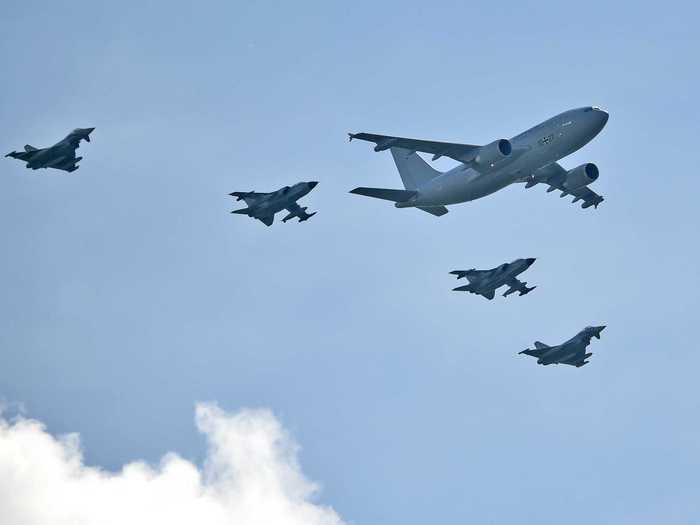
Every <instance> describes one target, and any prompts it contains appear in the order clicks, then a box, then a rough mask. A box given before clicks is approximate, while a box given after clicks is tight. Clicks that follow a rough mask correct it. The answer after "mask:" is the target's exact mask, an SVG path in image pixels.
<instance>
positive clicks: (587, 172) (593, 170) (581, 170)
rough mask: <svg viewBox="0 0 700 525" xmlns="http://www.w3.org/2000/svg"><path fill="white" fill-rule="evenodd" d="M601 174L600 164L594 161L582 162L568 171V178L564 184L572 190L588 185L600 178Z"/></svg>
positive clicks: (565, 187)
mask: <svg viewBox="0 0 700 525" xmlns="http://www.w3.org/2000/svg"><path fill="white" fill-rule="evenodd" d="M599 174H600V172H599V171H598V166H596V165H595V164H593V163H592V162H588V163H586V164H581V165H580V166H579V167H577V168H574V169H572V170H569V171H568V172H567V173H566V180H565V181H564V184H563V186H564V189H566V190H569V191H571V190H577V189H579V188H583V187H584V186H588V185H589V184H590V183H592V182H594V181H595V180H596V179H597V178H598V175H599Z"/></svg>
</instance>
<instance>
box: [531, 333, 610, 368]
mask: <svg viewBox="0 0 700 525" xmlns="http://www.w3.org/2000/svg"><path fill="white" fill-rule="evenodd" d="M604 329H605V326H587V327H586V328H584V329H583V330H581V331H580V332H579V333H577V334H576V335H575V336H573V337H572V338H571V339H569V340H568V341H566V342H564V343H562V344H560V345H556V346H548V345H546V344H544V343H540V342H539V341H535V348H533V349H529V348H528V349H526V350H523V351H522V352H520V353H521V354H525V355H529V356H532V357H536V358H537V363H538V364H540V365H552V364H554V365H558V364H562V365H571V366H575V367H576V368H580V367H582V366H583V365H585V364H586V363H588V358H589V357H591V356H592V355H593V354H592V353H586V347H588V345H589V344H591V339H592V338H593V337H595V338H596V339H600V332H602V331H603V330H604Z"/></svg>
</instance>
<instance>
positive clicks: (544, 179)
mask: <svg viewBox="0 0 700 525" xmlns="http://www.w3.org/2000/svg"><path fill="white" fill-rule="evenodd" d="M607 121H608V114H607V113H606V112H605V111H603V110H602V109H600V108H598V107H595V106H586V107H582V108H578V109H572V110H569V111H566V112H564V113H561V114H559V115H557V116H555V117H552V118H550V119H548V120H545V121H544V122H542V123H540V124H538V125H537V126H535V127H533V128H530V129H529V130H527V131H525V132H523V133H521V134H519V135H516V136H515V137H513V138H511V139H510V140H509V139H498V140H494V141H493V142H491V143H489V144H486V145H485V146H477V145H473V144H458V143H453V142H436V141H432V140H418V139H411V138H404V137H394V136H390V135H376V134H373V133H350V140H352V139H359V140H366V141H369V142H374V143H375V147H374V151H384V150H387V149H388V150H391V154H392V156H393V157H394V163H395V164H396V168H397V169H398V170H399V175H401V180H402V181H403V185H404V188H405V189H403V190H398V189H385V188H364V187H362V188H355V189H354V190H352V191H351V192H350V193H355V194H357V195H364V196H366V197H374V198H375V199H384V200H388V201H393V202H394V206H396V207H397V208H418V209H419V210H423V211H425V212H428V213H431V214H433V215H436V216H438V217H439V216H441V215H445V214H446V213H447V211H448V210H447V208H446V207H445V206H449V205H450V204H458V203H460V202H467V201H473V200H475V199H480V198H481V197H485V196H486V195H490V194H492V193H494V192H496V191H498V190H500V189H502V188H505V187H506V186H508V185H510V184H514V183H517V182H522V183H525V187H526V188H531V187H532V186H535V185H536V184H540V183H541V184H545V185H547V186H549V188H548V189H547V191H554V190H559V191H561V197H564V196H566V195H571V196H572V197H573V202H577V201H583V202H582V204H581V207H582V208H589V207H591V206H593V207H595V208H597V207H598V205H599V204H600V203H601V202H603V197H601V196H600V195H598V194H597V193H595V192H594V191H592V190H591V189H590V188H589V187H588V185H589V184H591V183H592V182H595V180H596V179H597V178H598V175H599V172H598V168H597V167H596V165H595V164H591V163H587V164H581V165H580V166H578V167H577V168H574V169H570V170H567V169H566V168H564V167H563V166H561V165H560V164H559V163H558V162H557V161H558V160H560V159H562V158H564V157H566V156H567V155H570V154H571V153H573V152H574V151H576V150H578V149H579V148H581V147H583V146H584V145H585V144H587V143H588V142H589V141H591V140H592V139H593V137H595V136H596V135H597V134H598V133H600V131H601V130H602V129H603V127H604V126H605V123H606V122H607ZM417 151H419V152H422V153H431V154H432V160H437V159H438V158H440V157H449V158H451V159H453V160H456V161H457V162H459V164H458V165H457V166H455V167H454V168H452V169H451V170H449V171H445V172H440V171H437V170H436V169H434V168H433V167H432V166H430V165H429V164H428V163H427V162H425V161H424V160H423V159H422V158H421V157H420V156H419V155H418V154H417V153H416V152H417Z"/></svg>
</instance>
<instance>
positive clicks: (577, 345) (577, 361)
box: [560, 338, 591, 367]
mask: <svg viewBox="0 0 700 525" xmlns="http://www.w3.org/2000/svg"><path fill="white" fill-rule="evenodd" d="M590 342H591V339H590V338H588V341H585V340H583V341H581V342H574V343H569V344H568V345H566V350H567V351H569V352H571V351H573V352H574V353H573V355H571V356H570V357H568V358H567V359H564V360H562V361H560V363H561V364H563V365H572V366H576V367H580V366H583V365H584V364H585V362H584V361H585V360H586V358H587V357H590V356H591V354H586V347H587V346H588V345H589V344H590Z"/></svg>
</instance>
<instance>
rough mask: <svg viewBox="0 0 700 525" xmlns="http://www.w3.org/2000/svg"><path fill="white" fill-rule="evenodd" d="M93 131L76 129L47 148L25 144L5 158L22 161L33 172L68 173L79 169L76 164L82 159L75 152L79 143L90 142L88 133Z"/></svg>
mask: <svg viewBox="0 0 700 525" xmlns="http://www.w3.org/2000/svg"><path fill="white" fill-rule="evenodd" d="M94 130H95V128H77V129H74V130H73V131H71V132H70V133H69V134H68V135H67V136H66V138H64V139H63V140H61V141H60V142H57V143H56V144H54V145H53V146H50V147H48V148H35V147H34V146H30V145H29V144H27V145H26V146H24V151H13V152H11V153H8V154H7V155H5V156H6V157H11V158H13V159H19V160H22V161H24V162H26V163H27V165H26V167H27V168H31V169H33V170H38V169H39V168H55V169H57V170H63V171H67V172H69V173H70V172H72V171H75V170H77V169H78V168H79V167H80V166H78V162H80V161H81V160H82V158H83V157H76V156H75V150H76V149H78V148H79V147H80V141H81V140H86V141H88V142H90V133H92V132H93V131H94Z"/></svg>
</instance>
